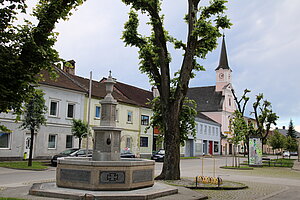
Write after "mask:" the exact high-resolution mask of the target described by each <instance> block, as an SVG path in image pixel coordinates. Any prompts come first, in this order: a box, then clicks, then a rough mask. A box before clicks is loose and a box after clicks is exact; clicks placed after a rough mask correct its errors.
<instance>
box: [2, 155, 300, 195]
mask: <svg viewBox="0 0 300 200" xmlns="http://www.w3.org/2000/svg"><path fill="white" fill-rule="evenodd" d="M242 160H243V158H242V159H241V161H242ZM203 162H204V163H203V164H204V170H203V173H204V175H205V176H212V175H213V174H215V175H216V176H219V177H222V178H223V179H224V180H229V181H237V182H243V183H245V184H247V185H248V186H249V188H248V189H245V190H237V191H215V190H201V191H199V192H200V193H201V194H204V195H207V196H209V197H210V199H222V200H226V199H243V200H252V199H259V200H262V199H267V200H273V199H274V200H279V199H289V200H296V199H297V200H299V199H300V162H297V161H295V164H294V168H293V169H289V168H278V167H277V168H273V167H271V168H255V169H254V170H247V171H244V170H243V171H241V170H227V169H220V168H219V166H224V165H226V163H227V164H228V165H230V164H231V158H227V159H226V158H224V157H219V158H215V159H213V158H205V159H204V160H203ZM214 166H215V168H214ZM161 168H162V163H156V171H155V173H156V174H157V175H158V174H159V173H160V170H161ZM214 169H215V170H214ZM197 175H202V159H190V160H182V161H181V176H182V177H195V176H197ZM54 179H55V168H52V167H51V168H50V169H49V170H47V171H42V172H37V171H27V170H12V169H5V168H1V170H0V196H2V197H3V196H4V197H19V198H21V197H22V198H26V199H37V200H40V199H49V198H42V197H33V196H28V190H29V188H30V186H31V185H32V183H35V182H48V181H53V180H54ZM194 194H195V193H192V192H190V191H189V190H186V189H184V188H179V194H178V195H176V196H174V195H173V196H169V197H162V198H159V199H161V200H171V199H175V200H176V199H180V200H188V199H197V198H195V197H194V196H195V195H194Z"/></svg>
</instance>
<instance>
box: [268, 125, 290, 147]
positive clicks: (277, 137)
mask: <svg viewBox="0 0 300 200" xmlns="http://www.w3.org/2000/svg"><path fill="white" fill-rule="evenodd" d="M285 143H286V138H285V137H284V135H282V134H281V133H279V131H278V130H275V131H274V134H273V135H271V136H269V137H268V144H269V145H270V146H271V147H272V148H273V149H282V148H284V146H285Z"/></svg>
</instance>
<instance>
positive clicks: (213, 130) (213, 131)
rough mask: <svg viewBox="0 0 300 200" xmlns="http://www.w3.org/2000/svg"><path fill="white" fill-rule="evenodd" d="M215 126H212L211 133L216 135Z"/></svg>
mask: <svg viewBox="0 0 300 200" xmlns="http://www.w3.org/2000/svg"><path fill="white" fill-rule="evenodd" d="M215 132H216V131H215V127H212V132H211V135H215Z"/></svg>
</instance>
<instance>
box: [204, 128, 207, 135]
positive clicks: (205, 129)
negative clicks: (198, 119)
mask: <svg viewBox="0 0 300 200" xmlns="http://www.w3.org/2000/svg"><path fill="white" fill-rule="evenodd" d="M206 131H207V126H204V134H205V135H206Z"/></svg>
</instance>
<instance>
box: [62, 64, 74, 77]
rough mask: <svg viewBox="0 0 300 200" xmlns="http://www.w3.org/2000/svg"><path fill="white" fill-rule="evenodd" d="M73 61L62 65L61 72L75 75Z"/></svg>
mask: <svg viewBox="0 0 300 200" xmlns="http://www.w3.org/2000/svg"><path fill="white" fill-rule="evenodd" d="M75 63H76V62H75V61H74V60H69V61H67V62H64V63H63V71H64V72H67V73H69V74H72V75H75Z"/></svg>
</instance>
